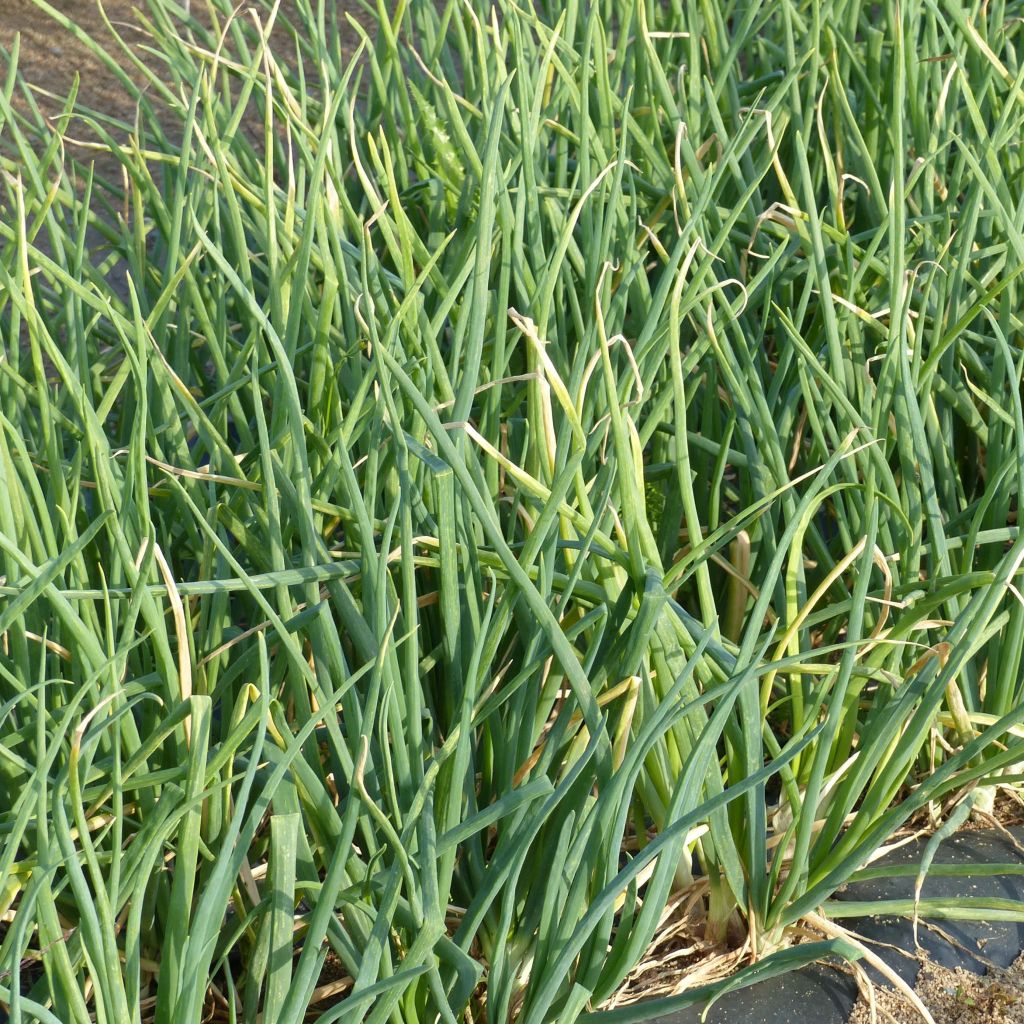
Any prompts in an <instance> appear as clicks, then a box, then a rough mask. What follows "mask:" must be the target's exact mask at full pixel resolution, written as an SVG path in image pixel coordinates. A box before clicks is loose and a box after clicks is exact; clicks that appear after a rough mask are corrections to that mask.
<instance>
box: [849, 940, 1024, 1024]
mask: <svg viewBox="0 0 1024 1024" xmlns="http://www.w3.org/2000/svg"><path fill="white" fill-rule="evenodd" d="M914 990H915V991H916V992H917V995H918V996H919V997H920V999H921V1002H923V1003H924V1005H925V1006H927V1007H928V1010H929V1011H930V1012H931V1014H932V1016H933V1017H934V1018H935V1022H936V1024H1024V956H1021V957H1019V958H1018V959H1017V961H1016V962H1015V963H1013V964H1012V965H1011V966H1010V967H1009V968H1008V969H1007V970H1005V971H994V972H993V971H990V972H989V973H988V974H986V975H985V976H984V977H979V976H978V975H977V974H972V973H971V972H970V971H965V970H964V969H963V968H962V967H958V968H957V969H956V970H955V971H951V970H948V969H946V968H945V967H940V966H938V965H937V964H934V963H927V964H925V965H924V967H922V968H921V973H920V974H919V975H918V978H917V985H916V986H915V989H914ZM874 995H875V1010H876V1017H875V1020H877V1021H879V1022H880V1024H886V1022H888V1024H921V1021H922V1018H921V1015H920V1013H918V1011H917V1010H915V1009H914V1008H913V1007H912V1006H911V1005H910V1002H909V1000H907V999H906V998H904V997H903V996H902V995H899V994H898V993H896V992H894V991H892V990H891V989H888V988H876V989H875V993H874ZM849 1024H872V1017H871V1006H870V1003H869V1001H868V1000H867V999H866V998H865V997H864V996H863V995H862V996H861V998H860V1002H859V1003H858V1004H857V1006H856V1007H855V1008H854V1011H853V1014H852V1015H851V1017H850V1021H849Z"/></svg>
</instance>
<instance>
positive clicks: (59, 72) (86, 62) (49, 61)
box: [0, 0, 139, 118]
mask: <svg viewBox="0 0 1024 1024" xmlns="http://www.w3.org/2000/svg"><path fill="white" fill-rule="evenodd" d="M54 6H56V7H58V8H59V9H60V10H61V11H62V12H63V13H64V14H66V15H68V17H69V18H72V19H73V20H74V21H75V22H76V23H77V24H78V25H79V26H80V27H81V28H82V29H84V30H85V31H86V32H87V33H89V34H90V35H92V36H93V37H94V38H95V39H97V40H103V41H110V42H112V39H111V36H110V34H109V32H108V31H107V28H106V26H105V25H104V23H103V19H102V17H101V16H100V9H99V6H98V5H97V2H96V0H54ZM104 6H105V9H106V12H107V17H108V18H109V19H110V20H111V22H113V23H114V24H117V25H118V26H119V30H122V29H121V26H124V25H131V24H134V23H135V21H134V18H133V16H132V7H133V3H132V2H131V0H105V4H104ZM19 33H20V34H21V55H20V58H19V60H18V67H19V69H20V70H21V72H22V74H23V75H24V77H25V79H26V80H27V81H29V82H31V83H32V84H33V85H35V86H38V87H40V88H41V89H44V90H46V92H49V93H52V94H54V96H57V97H66V96H67V95H68V94H69V93H70V91H71V88H72V86H73V83H74V77H75V74H76V72H77V73H80V74H81V76H82V77H81V87H80V90H79V94H78V95H79V100H80V102H81V103H82V105H84V106H86V107H91V108H93V109H95V110H105V111H107V112H108V113H110V114H112V115H113V116H115V117H119V118H125V117H130V115H131V113H132V108H131V105H130V101H129V99H128V97H126V96H125V94H124V90H123V89H122V88H121V86H120V85H119V84H118V82H117V80H116V79H115V78H114V76H113V75H112V74H111V73H110V71H108V70H107V68H105V67H104V66H103V64H102V63H101V62H100V61H99V60H98V59H97V58H96V57H95V56H94V55H93V54H92V53H90V52H89V50H88V49H87V48H86V47H85V46H84V45H82V44H81V43H79V42H78V41H77V40H76V39H75V37H74V36H72V35H71V33H70V32H67V31H65V30H64V29H62V28H61V27H60V26H59V25H58V24H57V23H56V22H55V21H53V20H52V19H51V18H49V17H48V16H47V15H46V14H44V13H43V12H42V11H40V10H39V8H37V7H36V5H35V4H34V3H33V2H32V0H0V47H3V48H4V50H6V51H8V52H10V51H11V49H12V47H13V46H14V39H15V36H16V35H18V34H19ZM133 34H134V33H132V31H131V30H128V31H127V32H126V36H127V37H128V38H132V36H133ZM135 38H139V37H138V36H137V35H136V36H135ZM6 65H7V61H6V59H5V58H3V57H0V71H2V72H6ZM40 100H41V102H40V106H41V107H42V108H43V109H44V110H45V111H47V112H53V111H54V110H55V109H56V103H57V101H56V100H52V99H48V98H47V97H44V96H41V97H40Z"/></svg>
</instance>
